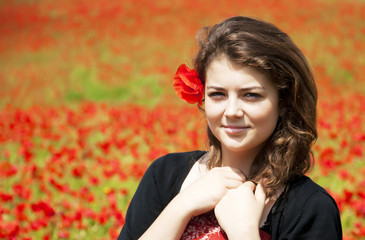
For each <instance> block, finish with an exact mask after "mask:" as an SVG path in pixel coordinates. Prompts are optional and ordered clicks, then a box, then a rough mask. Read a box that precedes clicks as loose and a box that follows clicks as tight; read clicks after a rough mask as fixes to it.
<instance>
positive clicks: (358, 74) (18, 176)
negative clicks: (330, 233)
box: [0, 0, 365, 240]
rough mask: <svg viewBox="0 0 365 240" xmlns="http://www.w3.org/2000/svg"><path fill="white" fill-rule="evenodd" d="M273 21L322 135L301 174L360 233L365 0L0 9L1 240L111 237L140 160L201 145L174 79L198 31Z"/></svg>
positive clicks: (351, 232)
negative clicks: (311, 163)
mask: <svg viewBox="0 0 365 240" xmlns="http://www.w3.org/2000/svg"><path fill="white" fill-rule="evenodd" d="M236 15H245V16H250V17H255V18H259V19H262V20H266V21H269V22H271V23H274V24H275V25H277V26H278V27H279V28H281V29H282V30H283V31H284V32H287V33H288V34H289V35H290V36H291V38H292V39H293V40H294V42H295V43H297V45H298V46H299V48H300V49H301V50H302V51H303V52H304V54H305V55H306V56H307V58H308V60H309V62H310V64H311V67H312V69H313V71H314V74H315V77H316V81H317V85H318V89H319V103H318V115H319V119H318V128H319V139H318V141H317V143H316V145H315V146H314V151H315V157H316V165H315V167H314V169H313V170H312V171H311V173H310V174H309V175H310V176H311V177H312V178H313V179H314V180H315V181H317V182H318V183H319V184H321V185H322V186H323V187H325V188H326V189H327V190H328V191H329V192H330V193H331V194H332V195H333V197H334V198H335V200H336V202H337V204H338V205H339V207H340V211H341V217H342V224H343V228H344V239H347V240H350V239H365V220H364V219H365V177H364V176H365V161H364V150H365V149H364V146H365V127H364V118H365V117H364V116H365V115H364V114H363V112H364V111H365V78H364V76H365V54H364V53H365V51H364V48H365V1H363V0H344V1H343V0H306V1H302V0H295V1H290V0H280V1H274V0H263V1H254V0H246V1H242V0H230V1H226V0H215V1H207V0H205V1H203V0H194V1H193V0H169V1H168V0H159V1H151V0H139V1H133V0H119V1H117V0H109V1H105V0H93V1H85V0H84V1H82V0H72V1H71V0H63V1H52V0H33V1H32V0H27V1H26V0H9V1H5V0H3V1H0V239H116V238H117V236H118V234H119V232H120V230H121V228H122V227H123V223H124V217H125V212H126V209H127V206H128V203H129V201H130V199H131V197H132V196H133V193H134V191H135V189H136V187H137V185H138V182H139V180H140V178H141V176H142V175H143V173H144V171H145V170H146V168H147V167H148V166H149V164H150V163H151V162H152V161H153V160H154V159H156V158H158V157H159V156H161V155H163V154H166V153H168V152H172V151H188V150H195V149H203V150H204V149H205V148H206V143H205V122H204V118H203V116H202V115H201V113H200V112H199V110H198V108H197V107H196V106H194V105H188V104H186V103H184V102H183V101H181V100H180V99H178V97H177V96H176V95H175V93H174V90H173V88H172V78H173V76H174V73H175V71H176V69H177V67H178V66H179V65H180V64H181V63H186V64H187V65H189V66H192V59H193V57H194V54H195V51H196V49H197V43H196V33H197V31H198V30H199V29H200V28H201V27H203V26H206V25H213V24H215V23H218V22H220V21H222V20H224V19H226V18H228V17H232V16H236Z"/></svg>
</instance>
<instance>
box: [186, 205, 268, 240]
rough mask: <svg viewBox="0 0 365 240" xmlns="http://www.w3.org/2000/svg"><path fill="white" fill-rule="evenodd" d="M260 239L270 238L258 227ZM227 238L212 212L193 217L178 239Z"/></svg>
mask: <svg viewBox="0 0 365 240" xmlns="http://www.w3.org/2000/svg"><path fill="white" fill-rule="evenodd" d="M260 237H261V240H270V239H271V237H270V235H269V234H268V233H266V232H264V231H262V230H261V229H260ZM199 239H201V240H228V237H227V235H226V233H225V232H224V231H223V230H222V228H221V227H220V226H219V224H218V221H217V219H216V218H215V216H214V213H213V212H208V213H205V214H202V215H199V216H197V217H193V218H192V219H191V220H190V222H189V223H188V225H187V226H186V228H185V231H184V233H183V235H182V236H181V238H180V240H199Z"/></svg>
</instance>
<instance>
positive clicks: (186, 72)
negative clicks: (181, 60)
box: [174, 64, 204, 105]
mask: <svg viewBox="0 0 365 240" xmlns="http://www.w3.org/2000/svg"><path fill="white" fill-rule="evenodd" d="M174 89H175V91H176V93H177V95H178V96H179V97H180V98H181V99H183V100H184V101H186V102H188V103H198V105H201V104H202V100H203V95H204V86H203V83H202V81H201V80H200V78H199V75H198V73H197V72H196V71H195V70H194V69H189V68H188V67H187V66H186V65H185V64H181V65H180V66H179V68H178V69H177V71H176V74H175V77H174Z"/></svg>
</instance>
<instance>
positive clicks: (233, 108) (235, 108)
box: [224, 98, 243, 118]
mask: <svg viewBox="0 0 365 240" xmlns="http://www.w3.org/2000/svg"><path fill="white" fill-rule="evenodd" d="M224 115H225V116H226V117H228V118H237V117H243V109H242V108H241V106H240V104H239V101H238V99H235V98H230V99H228V101H227V106H226V110H225V112H224Z"/></svg>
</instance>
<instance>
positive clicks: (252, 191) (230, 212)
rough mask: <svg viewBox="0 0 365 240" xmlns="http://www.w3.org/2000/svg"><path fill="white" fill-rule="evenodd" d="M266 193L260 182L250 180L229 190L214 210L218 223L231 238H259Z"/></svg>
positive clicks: (231, 239)
mask: <svg viewBox="0 0 365 240" xmlns="http://www.w3.org/2000/svg"><path fill="white" fill-rule="evenodd" d="M265 199H266V194H265V192H264V189H263V187H262V185H261V184H258V185H257V186H255V184H254V183H253V182H251V181H248V182H245V183H244V184H242V185H240V186H239V187H237V188H235V189H232V190H229V191H228V192H227V194H226V195H225V196H224V197H223V198H222V199H221V200H220V201H219V203H218V204H217V205H216V207H215V209H214V212H215V216H216V218H217V220H218V222H219V225H220V226H221V227H222V228H223V230H224V231H225V232H226V233H227V235H228V238H229V239H230V240H233V239H260V235H259V222H260V218H261V215H262V212H263V209H264V206H265Z"/></svg>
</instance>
